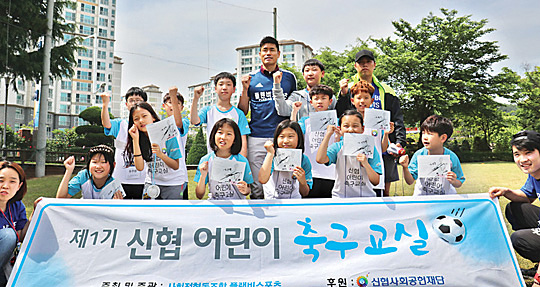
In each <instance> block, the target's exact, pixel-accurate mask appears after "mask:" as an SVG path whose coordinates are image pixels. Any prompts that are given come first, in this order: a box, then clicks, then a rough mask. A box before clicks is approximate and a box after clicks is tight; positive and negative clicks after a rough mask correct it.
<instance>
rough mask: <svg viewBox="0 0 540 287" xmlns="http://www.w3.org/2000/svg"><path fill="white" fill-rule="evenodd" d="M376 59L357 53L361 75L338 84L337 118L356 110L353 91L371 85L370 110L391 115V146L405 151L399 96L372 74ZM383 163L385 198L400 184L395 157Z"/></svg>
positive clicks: (367, 52) (385, 158)
mask: <svg viewBox="0 0 540 287" xmlns="http://www.w3.org/2000/svg"><path fill="white" fill-rule="evenodd" d="M375 66H376V63H375V56H374V55H373V52H371V51H370V50H361V51H359V52H358V53H356V56H355V62H354V68H355V69H356V71H357V72H358V73H357V74H356V75H354V76H353V77H352V78H351V79H350V80H349V79H342V80H341V81H339V87H340V91H339V96H338V100H337V104H336V110H337V114H338V117H339V116H340V115H341V114H343V113H344V112H345V111H346V110H350V109H354V107H353V106H352V103H351V93H350V87H352V85H354V84H355V83H356V82H358V81H360V79H362V80H364V81H366V82H368V83H371V85H372V86H373V87H374V88H375V92H374V93H373V104H372V105H371V107H370V108H374V109H381V110H387V111H390V121H391V122H394V132H393V133H391V134H390V135H389V139H390V142H393V143H395V144H396V145H397V146H399V147H405V145H406V144H407V137H406V131H405V124H404V123H403V113H402V112H401V107H400V103H399V98H398V97H397V96H396V92H395V91H394V90H393V89H392V88H390V86H388V85H387V84H385V83H382V82H379V80H378V79H377V77H375V75H374V74H373V71H374V70H375ZM383 161H384V174H385V177H384V181H385V188H384V196H389V194H390V184H391V183H392V182H394V181H398V180H399V174H398V171H397V164H396V161H395V158H394V156H393V154H389V153H386V152H385V153H383Z"/></svg>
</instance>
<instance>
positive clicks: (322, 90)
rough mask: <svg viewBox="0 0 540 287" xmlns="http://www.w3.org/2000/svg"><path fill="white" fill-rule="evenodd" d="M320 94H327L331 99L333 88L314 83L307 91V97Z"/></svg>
mask: <svg viewBox="0 0 540 287" xmlns="http://www.w3.org/2000/svg"><path fill="white" fill-rule="evenodd" d="M320 94H322V95H327V96H328V98H330V99H331V98H332V96H334V90H332V88H330V87H329V86H327V85H316V86H315V87H313V88H311V91H309V98H310V99H311V98H312V97H313V96H315V95H320Z"/></svg>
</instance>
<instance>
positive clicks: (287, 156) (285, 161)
mask: <svg viewBox="0 0 540 287" xmlns="http://www.w3.org/2000/svg"><path fill="white" fill-rule="evenodd" d="M297 166H302V150H301V149H293V148H278V149H277V150H276V155H275V157H274V170H278V171H293V170H294V168H295V167H297Z"/></svg>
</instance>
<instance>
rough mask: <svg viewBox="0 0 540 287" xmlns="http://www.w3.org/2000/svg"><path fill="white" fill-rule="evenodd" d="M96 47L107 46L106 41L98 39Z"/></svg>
mask: <svg viewBox="0 0 540 287" xmlns="http://www.w3.org/2000/svg"><path fill="white" fill-rule="evenodd" d="M98 47H100V48H107V41H105V40H101V39H98Z"/></svg>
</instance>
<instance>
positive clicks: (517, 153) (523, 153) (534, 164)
mask: <svg viewBox="0 0 540 287" xmlns="http://www.w3.org/2000/svg"><path fill="white" fill-rule="evenodd" d="M512 153H513V154H514V162H515V163H516V164H517V166H518V167H519V169H521V171H523V172H524V173H526V174H530V175H531V176H533V177H534V178H536V179H540V152H539V151H538V150H537V149H535V150H534V151H529V150H525V149H522V150H518V149H517V148H516V147H515V146H512Z"/></svg>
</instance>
